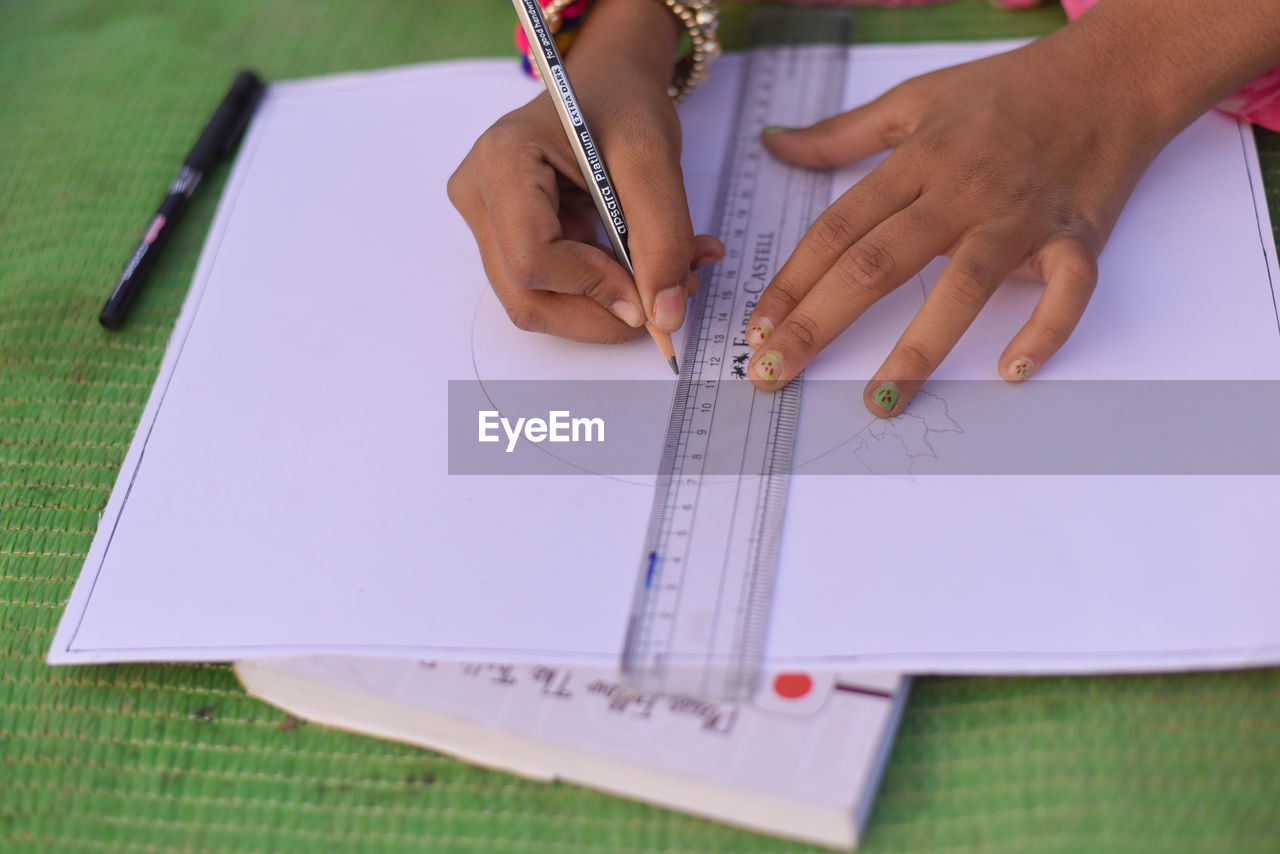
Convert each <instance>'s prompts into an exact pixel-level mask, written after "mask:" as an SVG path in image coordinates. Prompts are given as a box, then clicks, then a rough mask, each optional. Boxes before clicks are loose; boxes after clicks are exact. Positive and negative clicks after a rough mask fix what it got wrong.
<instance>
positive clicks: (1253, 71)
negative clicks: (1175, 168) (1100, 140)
mask: <svg viewBox="0 0 1280 854" xmlns="http://www.w3.org/2000/svg"><path fill="white" fill-rule="evenodd" d="M1041 41H1043V42H1045V43H1046V44H1045V47H1046V48H1047V49H1049V51H1051V52H1053V53H1054V54H1055V55H1056V59H1055V60H1054V62H1055V65H1054V66H1053V68H1051V69H1050V71H1051V72H1052V73H1058V72H1059V71H1062V70H1065V73H1066V74H1067V75H1068V76H1070V77H1071V82H1072V83H1074V84H1076V85H1078V87H1079V91H1081V92H1087V93H1088V94H1089V96H1090V97H1091V98H1092V99H1097V100H1098V101H1099V105H1100V106H1101V107H1102V108H1105V109H1111V110H1113V111H1115V113H1116V118H1117V120H1118V121H1119V122H1120V123H1121V124H1125V123H1128V124H1130V125H1135V123H1136V126H1134V127H1133V129H1134V130H1135V131H1137V132H1139V133H1144V134H1145V135H1146V136H1147V137H1148V139H1149V140H1150V141H1151V142H1153V143H1155V144H1156V145H1158V146H1163V145H1164V144H1166V143H1167V142H1169V141H1170V140H1171V139H1172V138H1173V137H1174V136H1176V135H1177V134H1178V133H1179V132H1180V131H1182V130H1183V129H1184V128H1185V127H1187V126H1188V125H1189V124H1191V122H1193V121H1194V120H1195V119H1196V118H1197V117H1199V116H1200V115H1202V114H1203V113H1205V112H1206V111H1208V110H1209V109H1211V108H1212V107H1213V106H1214V105H1215V104H1217V103H1218V102H1219V101H1220V100H1222V99H1223V98H1224V97H1226V96H1227V95H1229V94H1230V93H1231V92H1233V91H1235V90H1236V89H1238V88H1239V87H1240V86H1242V85H1244V84H1245V83H1248V82H1249V81H1251V80H1253V79H1255V78H1256V77H1258V76H1260V75H1262V74H1264V73H1266V72H1267V71H1268V70H1270V69H1271V68H1273V67H1275V66H1276V65H1277V64H1280V0H1255V2H1254V3H1252V4H1239V3H1236V2H1231V1H1230V0H1227V1H1226V2H1224V0H1101V2H1099V3H1098V4H1097V5H1096V6H1095V7H1093V8H1092V9H1091V10H1089V11H1088V12H1087V13H1086V14H1084V15H1082V16H1081V17H1080V18H1079V19H1078V20H1076V21H1075V22H1073V23H1072V24H1070V25H1068V26H1067V27H1064V28H1063V29H1062V30H1060V31H1058V32H1057V33H1054V34H1052V35H1051V36H1048V37H1046V38H1045V39H1042V40H1041Z"/></svg>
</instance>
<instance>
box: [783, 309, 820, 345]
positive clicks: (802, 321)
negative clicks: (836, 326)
mask: <svg viewBox="0 0 1280 854" xmlns="http://www.w3.org/2000/svg"><path fill="white" fill-rule="evenodd" d="M782 332H783V334H784V335H785V336H786V337H787V338H790V339H791V340H792V341H794V342H795V343H796V346H797V347H798V348H799V349H800V350H801V351H803V352H806V353H807V352H810V351H812V350H813V348H814V346H815V345H816V344H817V343H818V339H819V337H820V336H821V334H822V330H821V328H820V327H819V326H818V322H817V321H816V320H814V319H813V318H812V317H811V316H809V315H808V314H803V313H797V314H792V316H791V317H788V318H787V323H786V326H785V327H784V328H783V330H782Z"/></svg>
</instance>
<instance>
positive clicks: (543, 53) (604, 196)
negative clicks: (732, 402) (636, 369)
mask: <svg viewBox="0 0 1280 854" xmlns="http://www.w3.org/2000/svg"><path fill="white" fill-rule="evenodd" d="M511 3H512V5H513V6H515V9H516V16H517V17H519V19H520V26H521V27H523V28H524V34H525V36H526V37H527V38H528V39H529V58H530V59H531V60H532V61H533V62H534V64H535V65H536V66H537V69H538V73H539V75H540V76H541V77H542V83H543V85H545V86H546V87H547V93H548V94H549V95H550V96H551V103H553V104H555V108H556V113H557V115H559V116H560V124H561V125H562V126H563V127H564V132H565V135H566V136H568V137H569V147H570V148H571V149H572V150H573V156H574V159H575V160H577V161H578V168H579V169H581V170H582V178H583V180H585V181H586V182H587V189H588V190H589V191H590V193H591V201H592V202H593V203H594V204H595V206H596V212H597V213H599V214H600V221H601V222H603V223H604V230H605V233H606V234H607V235H608V236H609V245H610V246H612V247H613V254H614V256H615V257H616V258H617V259H618V263H619V264H621V265H622V267H623V269H625V270H626V271H627V272H628V273H630V274H631V277H632V278H633V279H634V278H635V270H634V269H632V267H631V252H630V250H629V249H628V248H627V234H628V232H627V220H626V218H624V217H623V215H622V204H621V202H619V201H618V194H617V193H616V192H615V191H614V189H613V182H612V181H610V180H609V172H608V170H607V169H605V166H604V160H603V159H602V158H601V156H600V150H599V149H598V148H596V143H595V139H593V138H592V136H591V129H590V128H588V127H587V119H586V117H585V116H583V115H582V110H581V109H580V108H579V107H578V98H577V96H576V95H575V94H574V92H573V86H571V85H570V84H569V74H568V72H567V71H565V67H564V60H563V59H561V58H560V51H559V49H558V48H557V47H556V42H555V39H554V38H552V37H551V28H550V27H548V26H547V19H546V17H544V16H543V14H542V6H541V5H540V4H539V3H538V0H511ZM645 326H646V328H647V329H648V330H649V335H650V336H652V338H653V340H654V342H655V343H657V345H658V349H659V350H661V351H662V355H663V358H665V359H666V360H667V364H668V365H670V366H671V371H672V373H674V374H676V375H677V376H679V374H680V365H679V364H678V363H677V362H676V353H675V348H674V347H673V346H672V344H671V336H670V335H669V334H667V333H666V332H663V331H661V330H660V329H655V328H654V327H653V324H651V323H649V324H645Z"/></svg>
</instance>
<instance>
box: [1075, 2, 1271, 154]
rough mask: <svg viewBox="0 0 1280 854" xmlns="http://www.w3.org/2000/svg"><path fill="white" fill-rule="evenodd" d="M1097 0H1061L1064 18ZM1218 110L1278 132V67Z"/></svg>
mask: <svg viewBox="0 0 1280 854" xmlns="http://www.w3.org/2000/svg"><path fill="white" fill-rule="evenodd" d="M1096 2H1097V0H1062V8H1063V9H1064V10H1066V13H1067V17H1068V18H1070V19H1071V20H1073V21H1074V20H1075V19H1076V18H1078V17H1080V16H1081V15H1083V14H1084V13H1085V10H1087V9H1088V8H1089V7H1090V6H1092V5H1093V4H1094V3H1096ZM1218 109H1219V110H1222V111H1223V112H1224V113H1230V114H1231V115H1233V116H1239V117H1240V118H1242V119H1244V120H1245V121H1247V122H1252V123H1254V124H1255V125H1261V126H1262V127H1265V128H1270V129H1271V130H1276V131H1280V68H1273V69H1272V70H1271V71H1270V72H1269V73H1267V74H1264V75H1263V76H1261V77H1259V78H1258V79H1257V80H1255V81H1253V82H1252V83H1250V84H1249V85H1247V86H1245V87H1244V88H1243V89H1240V90H1239V91H1238V92H1236V93H1235V94H1233V95H1231V96H1229V97H1227V98H1225V99H1223V101H1222V103H1220V104H1218Z"/></svg>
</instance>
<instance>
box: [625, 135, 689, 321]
mask: <svg viewBox="0 0 1280 854" xmlns="http://www.w3.org/2000/svg"><path fill="white" fill-rule="evenodd" d="M609 170H610V177H612V178H613V180H614V182H615V183H616V185H617V187H618V200H619V201H620V202H621V203H622V207H623V212H624V214H625V215H626V218H627V232H628V249H629V250H630V253H631V266H632V268H633V269H634V271H635V286H636V289H637V290H638V291H639V294H640V301H641V304H642V305H643V307H644V312H645V317H646V318H647V319H648V320H650V321H651V322H652V323H653V325H654V326H655V327H656V328H658V329H659V330H662V331H664V332H675V331H676V330H677V329H679V328H680V326H681V325H682V324H683V323H684V314H685V301H686V300H687V299H688V292H689V281H688V279H689V270H690V266H691V264H692V263H693V261H694V260H695V256H694V250H695V241H694V237H693V223H692V222H691V221H690V219H689V202H688V200H687V199H686V198H685V192H684V176H683V174H682V172H681V170H680V148H679V144H678V141H677V142H676V144H674V145H672V141H671V140H667V139H665V138H661V137H660V138H655V139H650V140H648V141H645V140H640V139H629V140H628V147H627V148H626V149H624V150H622V151H620V152H618V154H617V155H616V156H615V155H613V154H612V153H611V155H610V160H609Z"/></svg>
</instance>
